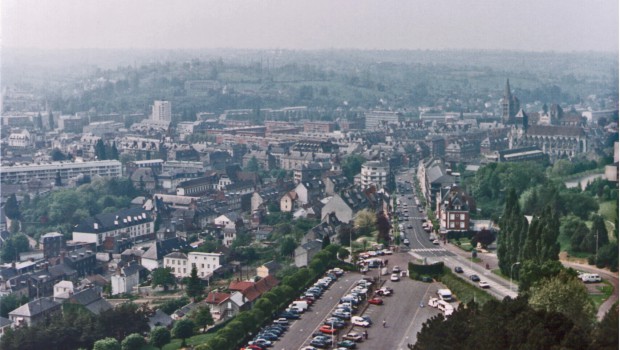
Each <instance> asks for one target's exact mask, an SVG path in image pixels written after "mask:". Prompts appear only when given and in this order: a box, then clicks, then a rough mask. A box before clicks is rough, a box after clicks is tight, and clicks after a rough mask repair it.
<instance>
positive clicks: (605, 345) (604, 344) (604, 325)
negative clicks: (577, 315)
mask: <svg viewBox="0 0 620 350" xmlns="http://www.w3.org/2000/svg"><path fill="white" fill-rule="evenodd" d="M590 348H591V349H617V348H618V303H615V304H614V305H612V307H611V309H609V311H607V313H606V314H605V317H603V319H602V320H601V322H600V323H599V324H598V325H597V326H596V328H595V329H594V334H593V336H592V345H591V347H590Z"/></svg>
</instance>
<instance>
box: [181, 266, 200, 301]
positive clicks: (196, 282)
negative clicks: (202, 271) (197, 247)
mask: <svg viewBox="0 0 620 350" xmlns="http://www.w3.org/2000/svg"><path fill="white" fill-rule="evenodd" d="M185 292H186V293H187V296H188V297H190V298H192V299H196V298H197V297H199V296H201V295H202V293H204V286H203V285H202V281H201V280H200V278H198V269H197V268H196V265H194V266H192V272H191V273H190V276H189V278H188V280H187V287H186V288H185Z"/></svg>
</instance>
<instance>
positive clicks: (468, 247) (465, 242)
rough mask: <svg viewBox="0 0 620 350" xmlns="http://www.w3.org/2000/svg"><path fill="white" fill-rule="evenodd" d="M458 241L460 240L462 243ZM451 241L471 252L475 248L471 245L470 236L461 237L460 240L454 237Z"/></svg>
mask: <svg viewBox="0 0 620 350" xmlns="http://www.w3.org/2000/svg"><path fill="white" fill-rule="evenodd" d="M457 242H460V244H459V243H457ZM450 243H452V244H454V245H455V246H457V247H459V248H461V249H462V250H464V251H466V252H471V250H472V249H474V247H473V246H472V245H471V242H470V240H469V239H468V238H460V239H458V241H457V240H455V239H452V240H450Z"/></svg>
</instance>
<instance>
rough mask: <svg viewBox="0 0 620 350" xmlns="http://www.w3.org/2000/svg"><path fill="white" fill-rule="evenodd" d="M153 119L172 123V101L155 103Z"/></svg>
mask: <svg viewBox="0 0 620 350" xmlns="http://www.w3.org/2000/svg"><path fill="white" fill-rule="evenodd" d="M151 119H153V120H162V121H168V122H169V121H171V120H172V107H171V106H170V101H155V102H154V103H153V113H152V114H151Z"/></svg>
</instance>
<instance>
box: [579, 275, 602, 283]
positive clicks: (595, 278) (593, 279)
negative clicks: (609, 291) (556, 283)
mask: <svg viewBox="0 0 620 350" xmlns="http://www.w3.org/2000/svg"><path fill="white" fill-rule="evenodd" d="M581 280H582V281H583V282H585V283H596V282H600V281H601V276H599V274H598V273H586V274H583V275H581Z"/></svg>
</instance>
